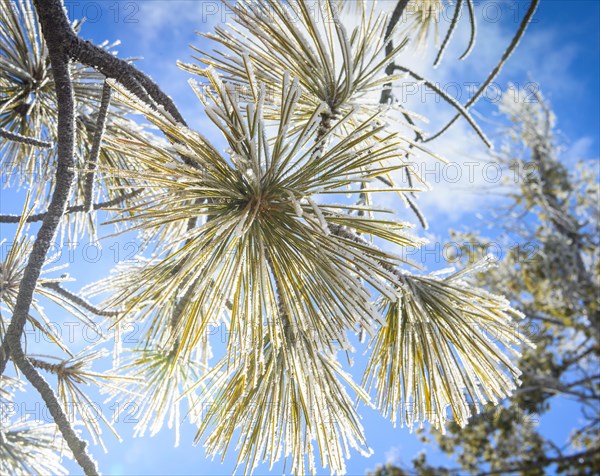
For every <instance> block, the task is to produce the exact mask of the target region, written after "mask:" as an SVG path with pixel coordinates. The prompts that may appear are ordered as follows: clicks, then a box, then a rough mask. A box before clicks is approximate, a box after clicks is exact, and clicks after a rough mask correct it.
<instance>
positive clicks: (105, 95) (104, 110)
mask: <svg viewBox="0 0 600 476" xmlns="http://www.w3.org/2000/svg"><path fill="white" fill-rule="evenodd" d="M111 91H112V90H111V88H110V85H109V84H108V83H107V82H106V81H104V86H103V88H102V99H101V102H100V109H99V111H98V119H97V121H96V131H95V133H94V142H93V143H92V150H91V151H90V157H89V159H88V163H87V169H88V172H87V175H86V177H85V185H84V190H85V192H84V204H83V207H84V209H85V211H86V212H90V211H92V210H93V204H92V200H93V196H94V172H95V170H96V167H97V165H98V157H99V155H100V146H101V144H102V136H103V135H104V129H105V127H106V119H107V116H108V107H109V106H110V96H111Z"/></svg>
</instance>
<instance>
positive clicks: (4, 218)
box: [0, 188, 143, 223]
mask: <svg viewBox="0 0 600 476" xmlns="http://www.w3.org/2000/svg"><path fill="white" fill-rule="evenodd" d="M142 192H143V190H142V189H141V188H139V189H136V190H132V191H131V192H128V193H124V194H123V195H120V196H118V197H115V198H113V199H111V200H107V201H105V202H100V203H95V204H94V205H93V207H92V209H93V210H107V209H109V208H111V207H114V206H116V205H120V204H121V203H123V202H124V201H126V200H129V199H130V198H134V197H137V196H138V195H140V194H141V193H142ZM85 211H86V209H85V205H72V206H70V207H67V209H66V211H65V213H66V214H68V213H81V212H85ZM47 214H48V212H43V213H36V214H34V215H29V216H28V217H27V218H26V219H25V222H26V223H35V222H38V221H42V220H44V218H46V215H47ZM21 220H22V216H21V215H0V223H20V222H21Z"/></svg>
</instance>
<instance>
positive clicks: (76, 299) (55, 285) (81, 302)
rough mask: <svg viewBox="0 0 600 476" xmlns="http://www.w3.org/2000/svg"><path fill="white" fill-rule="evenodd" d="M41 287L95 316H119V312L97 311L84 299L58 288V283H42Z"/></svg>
mask: <svg viewBox="0 0 600 476" xmlns="http://www.w3.org/2000/svg"><path fill="white" fill-rule="evenodd" d="M42 286H44V287H45V288H48V289H52V290H53V291H55V292H56V293H58V294H60V295H61V296H63V297H65V298H66V299H68V300H69V301H71V302H72V303H73V304H76V305H78V306H80V307H82V308H83V309H85V310H86V311H89V312H91V313H93V314H96V315H97V316H102V317H116V316H118V315H119V314H120V312H119V311H103V310H102V309H98V308H97V307H96V306H94V305H93V304H91V303H89V302H87V301H86V300H85V299H83V298H80V297H79V296H77V295H76V294H73V293H72V292H70V291H67V290H66V289H64V288H62V287H61V286H60V283H56V282H50V283H43V284H42Z"/></svg>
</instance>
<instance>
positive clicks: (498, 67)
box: [423, 0, 539, 142]
mask: <svg viewBox="0 0 600 476" xmlns="http://www.w3.org/2000/svg"><path fill="white" fill-rule="evenodd" d="M538 4H539V0H531V3H530V4H529V9H528V10H527V13H526V14H525V16H524V17H523V20H521V24H520V25H519V29H518V30H517V33H516V34H515V36H514V37H513V39H512V41H511V42H510V45H508V48H507V49H506V51H504V54H503V55H502V58H500V61H499V62H498V64H497V65H496V67H495V68H494V69H493V70H492V72H491V73H490V74H489V76H488V77H487V79H486V80H485V81H484V82H483V84H482V85H481V86H480V87H479V89H478V90H477V91H476V92H475V94H474V95H473V96H472V97H471V98H470V99H469V100H468V101H467V102H466V103H465V105H464V109H469V107H471V106H472V105H473V104H474V103H475V101H477V100H478V99H479V97H480V96H481V94H482V93H483V92H484V91H485V89H486V88H487V87H488V86H489V84H490V83H491V82H492V81H493V80H494V78H496V76H497V75H498V73H499V72H500V70H501V69H502V67H503V66H504V63H506V61H507V60H508V58H510V56H511V55H512V54H513V52H514V51H515V49H516V47H517V45H518V44H519V41H521V38H522V36H523V34H524V33H525V30H526V29H527V24H528V23H529V22H530V21H531V18H532V17H533V14H534V13H535V11H536V9H537V6H538ZM460 116H461V114H457V115H456V116H454V117H453V118H452V119H451V120H450V122H448V124H446V125H445V126H444V127H443V128H442V129H441V130H439V131H438V132H436V133H435V134H434V135H432V136H431V137H428V138H427V139H425V140H424V141H423V142H429V141H432V140H434V139H436V138H438V137H439V136H441V135H442V134H443V133H444V132H446V131H447V130H448V129H449V128H450V126H452V124H454V123H455V122H456V121H457V120H458V118H459V117H460Z"/></svg>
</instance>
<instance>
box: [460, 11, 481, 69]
mask: <svg viewBox="0 0 600 476" xmlns="http://www.w3.org/2000/svg"><path fill="white" fill-rule="evenodd" d="M467 9H468V10H469V24H470V25H471V36H470V37H469V44H468V45H467V49H466V50H465V52H464V53H463V54H462V55H460V58H459V59H461V60H463V59H465V58H466V57H467V56H469V54H470V53H471V51H472V50H473V46H475V38H476V37H477V22H476V21H475V7H474V6H473V0H467Z"/></svg>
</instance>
